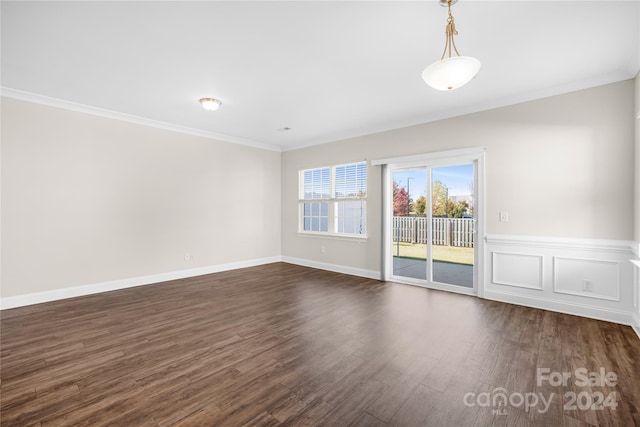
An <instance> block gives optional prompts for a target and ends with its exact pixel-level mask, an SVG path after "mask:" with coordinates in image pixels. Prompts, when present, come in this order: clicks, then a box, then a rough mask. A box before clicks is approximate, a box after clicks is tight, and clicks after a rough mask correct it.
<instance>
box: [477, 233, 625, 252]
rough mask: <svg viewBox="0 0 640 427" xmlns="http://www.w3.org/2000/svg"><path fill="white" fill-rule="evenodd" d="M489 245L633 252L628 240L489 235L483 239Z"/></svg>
mask: <svg viewBox="0 0 640 427" xmlns="http://www.w3.org/2000/svg"><path fill="white" fill-rule="evenodd" d="M485 241H486V242H487V243H488V244H491V245H501V246H521V247H522V246H526V247H536V248H542V247H544V248H553V249H578V250H592V251H598V252H623V253H631V252H633V242H631V241H630V240H605V239H572V238H564V237H537V236H513V235H500V234H491V235H487V236H486V237H485Z"/></svg>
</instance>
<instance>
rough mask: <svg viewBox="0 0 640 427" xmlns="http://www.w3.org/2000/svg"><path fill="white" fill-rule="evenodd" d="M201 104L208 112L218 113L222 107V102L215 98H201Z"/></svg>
mask: <svg viewBox="0 0 640 427" xmlns="http://www.w3.org/2000/svg"><path fill="white" fill-rule="evenodd" d="M200 104H202V108H204V109H205V110H207V111H216V110H217V109H218V108H220V105H222V102H220V101H219V100H217V99H215V98H201V99H200Z"/></svg>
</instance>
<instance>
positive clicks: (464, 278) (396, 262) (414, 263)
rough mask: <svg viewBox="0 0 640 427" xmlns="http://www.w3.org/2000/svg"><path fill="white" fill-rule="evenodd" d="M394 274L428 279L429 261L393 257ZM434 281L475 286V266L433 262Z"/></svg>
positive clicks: (469, 286)
mask: <svg viewBox="0 0 640 427" xmlns="http://www.w3.org/2000/svg"><path fill="white" fill-rule="evenodd" d="M393 274H394V275H395V276H402V277H411V278H413V279H421V280H426V279H427V261H426V260H424V259H422V260H421V259H412V258H401V257H395V256H394V257H393ZM433 281H434V282H439V283H448V284H451V285H458V286H464V287H466V288H473V266H472V265H465V264H454V263H450V262H439V261H434V262H433Z"/></svg>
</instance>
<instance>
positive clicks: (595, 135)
mask: <svg viewBox="0 0 640 427" xmlns="http://www.w3.org/2000/svg"><path fill="white" fill-rule="evenodd" d="M633 87H634V82H633V81H632V80H629V81H624V82H620V83H615V84H610V85H606V86H601V87H596V88H593V89H588V90H583V91H578V92H573V93H569V94H565V95H560V96H555V97H550V98H545V99H541V100H537V101H532V102H527V103H523V104H518V105H514V106H509V107H505V108H499V109H495V110H490V111H485V112H481V113H476V114H470V115H467V116H461V117H457V118H452V119H448V120H441V121H437V122H433V123H427V124H422V125H418V126H412V127H408V128H404V129H398V130H394V131H389V132H384V133H379V134H375V135H368V136H363V137H359V138H353V139H349V140H344V141H339V142H335V143H331V144H325V145H321V146H315V147H310V148H304V149H299V150H295V151H289V152H285V153H283V155H282V218H283V220H282V253H283V255H284V256H289V257H295V258H302V259H307V260H313V261H317V262H326V263H332V264H337V265H342V266H349V267H351V268H358V269H365V270H371V271H379V270H380V265H381V236H380V233H381V231H380V230H381V191H380V180H381V177H380V167H371V166H370V167H369V177H370V179H369V201H368V203H369V209H368V223H369V225H368V229H369V240H368V241H367V242H366V243H360V242H352V241H345V240H336V239H327V238H311V237H302V236H300V235H298V234H297V224H298V220H297V212H298V209H297V194H298V193H297V171H298V170H300V169H305V168H309V167H315V166H324V165H333V164H341V163H345V162H352V161H358V160H362V159H365V158H366V159H367V160H374V159H381V158H388V157H394V156H403V155H410V154H418V153H427V152H435V151H441V150H449V149H454V148H463V147H473V146H485V147H486V194H487V198H486V205H487V210H486V214H487V233H488V234H508V235H522V236H549V237H564V238H597V239H622V240H631V239H632V238H633V236H634V231H633V226H634V220H633V197H634V190H633V181H634V178H633V176H634V142H633V141H634V136H633V134H634V123H633V118H632V115H631V114H630V112H631V111H633V108H634V107H633V102H634V101H633V92H634V89H633ZM461 94H462V93H461ZM389 108H393V106H389ZM499 211H508V212H509V216H510V221H509V222H507V223H501V222H499V221H498V218H499V214H498V213H499ZM321 246H325V248H326V253H321V250H320V247H321Z"/></svg>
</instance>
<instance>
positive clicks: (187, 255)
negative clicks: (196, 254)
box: [184, 252, 191, 261]
mask: <svg viewBox="0 0 640 427" xmlns="http://www.w3.org/2000/svg"><path fill="white" fill-rule="evenodd" d="M184 260H185V261H191V252H185V253H184Z"/></svg>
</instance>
